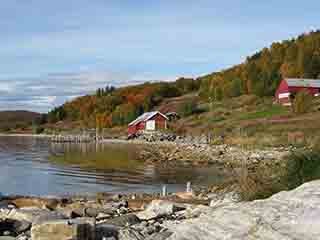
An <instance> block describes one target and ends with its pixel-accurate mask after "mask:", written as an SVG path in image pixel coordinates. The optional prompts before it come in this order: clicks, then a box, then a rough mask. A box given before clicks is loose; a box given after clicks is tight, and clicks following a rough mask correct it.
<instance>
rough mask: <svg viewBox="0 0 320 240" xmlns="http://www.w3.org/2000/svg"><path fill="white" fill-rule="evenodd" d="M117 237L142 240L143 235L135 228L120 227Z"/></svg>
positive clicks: (121, 239)
mask: <svg viewBox="0 0 320 240" xmlns="http://www.w3.org/2000/svg"><path fill="white" fill-rule="evenodd" d="M118 239H119V240H144V239H145V236H144V235H142V234H141V233H140V232H138V231H136V230H135V229H132V228H123V229H120V231H119V235H118Z"/></svg>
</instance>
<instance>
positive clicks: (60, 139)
mask: <svg viewBox="0 0 320 240" xmlns="http://www.w3.org/2000/svg"><path fill="white" fill-rule="evenodd" d="M50 141H51V142H53V143H90V142H95V141H96V137H95V136H90V135H54V136H52V137H51V138H50Z"/></svg>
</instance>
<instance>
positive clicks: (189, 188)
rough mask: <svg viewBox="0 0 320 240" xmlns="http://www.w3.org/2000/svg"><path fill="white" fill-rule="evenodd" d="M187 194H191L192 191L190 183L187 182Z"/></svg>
mask: <svg viewBox="0 0 320 240" xmlns="http://www.w3.org/2000/svg"><path fill="white" fill-rule="evenodd" d="M186 192H187V193H191V192H192V189H191V182H187V190H186Z"/></svg>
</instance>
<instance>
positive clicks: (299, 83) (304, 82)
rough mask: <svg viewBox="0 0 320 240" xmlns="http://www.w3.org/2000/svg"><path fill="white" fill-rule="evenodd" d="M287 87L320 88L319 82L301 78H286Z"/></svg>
mask: <svg viewBox="0 0 320 240" xmlns="http://www.w3.org/2000/svg"><path fill="white" fill-rule="evenodd" d="M285 80H286V82H287V83H288V86H289V87H307V88H308V87H312V88H320V80H319V79H318V80H317V79H303V78H287V79H285Z"/></svg>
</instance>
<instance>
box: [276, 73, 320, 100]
mask: <svg viewBox="0 0 320 240" xmlns="http://www.w3.org/2000/svg"><path fill="white" fill-rule="evenodd" d="M300 91H307V92H309V93H310V94H311V95H312V96H318V94H319V92H320V80H315V79H297V78H288V79H284V80H282V81H281V83H280V85H279V87H278V89H277V91H276V95H275V97H276V99H277V101H278V102H279V103H281V104H283V105H288V106H289V105H291V98H292V97H293V98H294V96H295V95H296V94H297V92H300Z"/></svg>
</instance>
